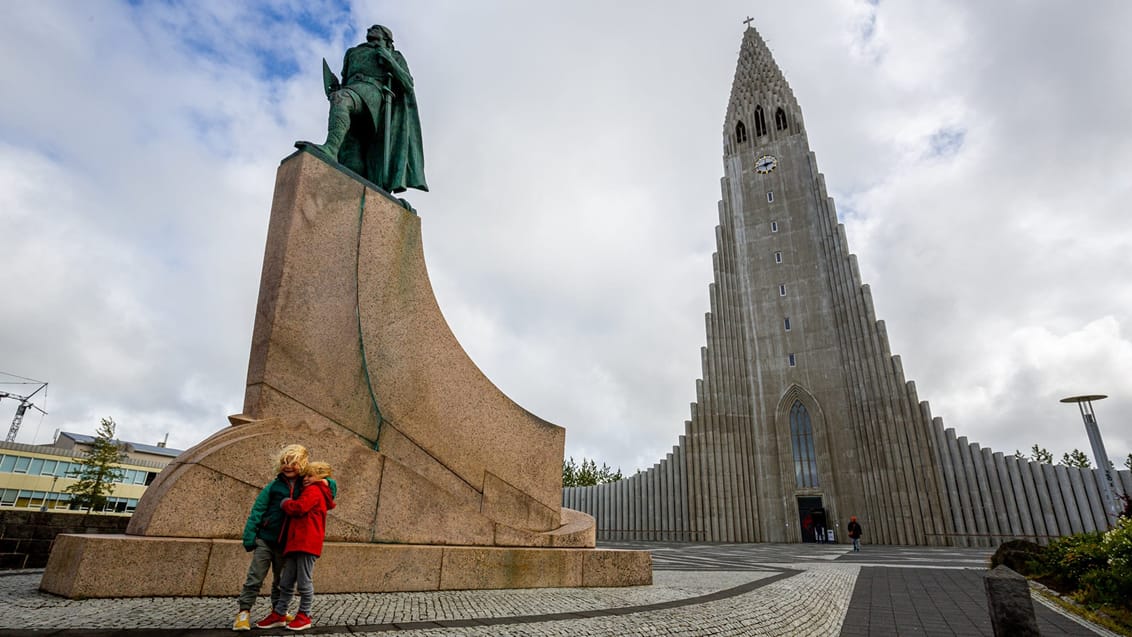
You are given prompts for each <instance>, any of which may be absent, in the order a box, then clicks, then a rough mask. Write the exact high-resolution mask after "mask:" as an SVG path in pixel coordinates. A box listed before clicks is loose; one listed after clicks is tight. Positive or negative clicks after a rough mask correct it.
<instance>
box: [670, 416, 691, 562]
mask: <svg viewBox="0 0 1132 637" xmlns="http://www.w3.org/2000/svg"><path fill="white" fill-rule="evenodd" d="M672 457H673V458H674V459H675V462H674V463H673V465H672V470H673V473H674V474H675V477H676V489H675V492H676V500H675V504H676V509H675V511H674V513H675V517H676V524H675V526H673V527H672V528H674V529H676V531H677V534H676V539H677V540H678V541H680V542H687V541H689V537H688V536H687V535H686V534H685V531H687V530H688V509H687V502H688V499H687V498H688V485H687V483H686V482H685V480H684V468H685V467H686V466H687V460H685V458H684V436H680V440H679V443H678V444H677V445H676V446H675V447H673V448H672Z"/></svg>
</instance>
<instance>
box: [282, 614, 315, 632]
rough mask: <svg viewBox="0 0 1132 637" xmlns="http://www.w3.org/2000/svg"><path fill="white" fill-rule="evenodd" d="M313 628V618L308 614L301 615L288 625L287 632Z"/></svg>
mask: <svg viewBox="0 0 1132 637" xmlns="http://www.w3.org/2000/svg"><path fill="white" fill-rule="evenodd" d="M310 627H311V616H310V615H308V614H306V613H299V614H297V615H295V618H294V619H292V620H291V623H290V624H287V630H306V629H308V628H310Z"/></svg>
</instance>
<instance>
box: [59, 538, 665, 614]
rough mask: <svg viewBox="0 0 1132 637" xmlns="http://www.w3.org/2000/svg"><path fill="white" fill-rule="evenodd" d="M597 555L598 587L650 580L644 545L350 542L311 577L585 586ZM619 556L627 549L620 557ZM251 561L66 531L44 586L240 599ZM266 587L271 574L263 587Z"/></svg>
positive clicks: (74, 594)
mask: <svg viewBox="0 0 1132 637" xmlns="http://www.w3.org/2000/svg"><path fill="white" fill-rule="evenodd" d="M595 553H600V554H602V555H601V559H600V560H599V561H600V562H601V564H602V567H603V568H605V569H606V572H605V573H604V574H603V575H602V576H601V577H600V578H598V581H600V582H601V583H600V584H598V585H600V586H636V585H640V584H649V583H651V581H652V578H651V570H649V571H648V577H642V571H641V568H642V565H644V567H645V568H646V569H648V567H649V565H650V563H651V562H650V559H649V554H648V552H646V551H609V550H595V549H530V548H499V547H472V546H419V545H416V546H414V545H406V544H360V543H354V542H351V543H341V542H327V543H326V544H325V545H324V546H323V553H322V557H320V558H319V560H318V562H317V563H316V565H315V571H314V583H315V590H316V591H318V592H321V593H382V592H395V591H435V590H460V589H479V588H531V587H555V588H561V587H576V586H582V585H585V584H584V582H585V579H586V577H585V576H584V574H585V564H586V562H587V561H588V559H589V558H590V556H591V555H592V554H595ZM614 554H624V555H622V559H620V560H618V559H616V557H615V555H614ZM250 559H251V558H250V555H249V553H247V552H245V551H244V549H243V546H241V545H240V542H239V541H237V540H210V539H192V538H159V537H141V536H131V535H61V536H59V540H58V541H57V542H56V549H55V551H53V552H52V554H51V560H50V562H49V563H48V565H47V568H46V570H45V571H44V574H43V578H42V579H41V581H40V589H41V590H43V591H45V592H48V593H53V594H55V595H61V596H64V597H69V598H72V599H82V598H88V597H101V598H107V597H150V596H155V595H163V596H189V597H196V596H215V597H230V596H233V597H234V596H235V595H236V594H238V593H239V591H240V588H241V587H242V586H243V583H244V577H245V575H246V573H247V569H248V563H249V560H250ZM617 569H620V571H618V570H617ZM618 573H620V577H618ZM268 586H270V577H269V578H268V581H267V582H265V585H264V589H263V592H266V591H267V588H268Z"/></svg>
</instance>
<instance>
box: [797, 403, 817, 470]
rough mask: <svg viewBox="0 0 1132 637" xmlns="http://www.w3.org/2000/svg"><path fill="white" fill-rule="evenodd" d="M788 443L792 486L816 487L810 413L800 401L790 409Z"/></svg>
mask: <svg viewBox="0 0 1132 637" xmlns="http://www.w3.org/2000/svg"><path fill="white" fill-rule="evenodd" d="M790 442H791V444H792V446H793V448H794V484H795V486H797V487H798V488H801V489H816V488H817V486H818V461H817V458H816V457H815V456H814V430H813V428H812V427H811V426H810V412H808V411H806V406H805V405H803V404H802V402H801V401H798V400H796V401H794V406H793V407H791V408H790Z"/></svg>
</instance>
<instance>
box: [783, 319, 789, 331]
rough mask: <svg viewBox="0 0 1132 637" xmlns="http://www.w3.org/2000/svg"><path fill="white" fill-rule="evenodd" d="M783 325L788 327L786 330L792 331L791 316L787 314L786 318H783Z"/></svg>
mask: <svg viewBox="0 0 1132 637" xmlns="http://www.w3.org/2000/svg"><path fill="white" fill-rule="evenodd" d="M782 326H783V327H785V328H786V331H787V332H789V331H790V317H789V316H787V317H786V318H784V319H782Z"/></svg>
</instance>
